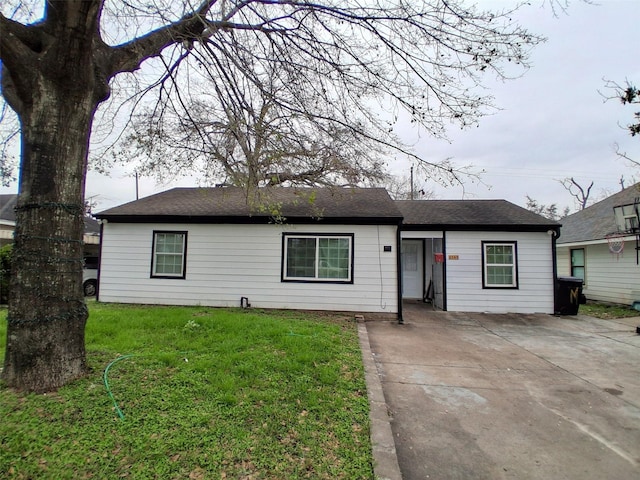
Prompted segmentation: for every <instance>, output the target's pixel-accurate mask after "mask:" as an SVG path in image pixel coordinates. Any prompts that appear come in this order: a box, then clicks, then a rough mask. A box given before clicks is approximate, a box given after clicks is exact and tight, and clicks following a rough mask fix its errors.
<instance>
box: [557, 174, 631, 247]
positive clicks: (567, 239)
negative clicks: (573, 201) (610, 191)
mask: <svg viewBox="0 0 640 480" xmlns="http://www.w3.org/2000/svg"><path fill="white" fill-rule="evenodd" d="M636 197H640V183H636V184H635V185H632V186H631V187H627V188H625V189H624V190H622V191H620V192H618V193H616V194H615V195H611V196H610V197H607V198H605V199H604V200H601V201H599V202H598V203H594V204H593V205H591V206H589V207H587V208H585V209H584V210H580V211H579V212H576V213H574V214H573V215H569V216H568V217H565V218H563V219H562V230H561V233H562V234H561V235H560V238H559V239H558V243H574V242H588V241H590V240H603V239H605V238H606V236H607V235H609V234H611V233H616V232H617V231H618V228H617V226H616V219H615V216H614V213H613V207H618V206H620V205H629V204H632V203H633V202H634V200H635V198H636Z"/></svg>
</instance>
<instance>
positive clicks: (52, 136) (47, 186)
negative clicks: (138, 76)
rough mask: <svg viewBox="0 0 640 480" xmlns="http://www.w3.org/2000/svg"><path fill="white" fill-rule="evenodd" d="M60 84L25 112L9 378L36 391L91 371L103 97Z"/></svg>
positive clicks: (6, 371)
mask: <svg viewBox="0 0 640 480" xmlns="http://www.w3.org/2000/svg"><path fill="white" fill-rule="evenodd" d="M60 84H62V86H57V87H54V85H52V84H51V83H49V84H48V85H47V87H46V88H42V89H40V93H41V95H34V97H33V101H32V102H31V104H29V105H27V106H25V108H24V109H23V110H22V112H21V123H22V149H23V151H22V163H21V178H20V193H19V197H18V204H17V208H16V231H15V245H14V251H13V269H12V273H13V277H12V288H11V292H12V298H11V299H10V302H9V314H8V331H7V348H6V356H5V363H4V371H3V379H4V380H5V382H6V383H7V385H8V386H10V387H15V388H18V389H23V390H28V391H35V392H44V391H51V390H55V389H57V388H58V387H60V386H62V385H64V384H65V383H68V382H69V381H70V380H73V379H75V378H78V377H80V376H82V375H84V374H85V373H86V371H87V366H86V359H85V346H84V328H85V324H86V320H87V317H88V313H87V308H86V305H85V303H84V296H83V292H82V265H83V244H82V236H83V229H84V225H83V215H84V207H83V205H84V184H85V182H84V178H85V173H86V159H87V152H88V141H89V135H90V130H91V122H92V118H93V115H94V112H95V108H96V105H97V102H95V100H94V99H92V98H91V97H92V96H93V95H92V94H90V93H89V94H88V93H87V92H81V91H80V90H82V89H76V90H75V91H73V90H74V89H73V88H72V89H69V88H68V85H67V87H66V88H65V82H59V85H60ZM70 90H71V91H70ZM44 92H46V93H44Z"/></svg>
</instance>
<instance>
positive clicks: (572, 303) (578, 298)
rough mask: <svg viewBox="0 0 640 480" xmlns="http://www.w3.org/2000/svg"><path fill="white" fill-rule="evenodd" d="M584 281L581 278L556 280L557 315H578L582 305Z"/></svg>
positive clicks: (559, 278) (583, 300)
mask: <svg viewBox="0 0 640 480" xmlns="http://www.w3.org/2000/svg"><path fill="white" fill-rule="evenodd" d="M585 300H586V299H585V298H584V295H582V279H581V278H579V277H558V278H557V280H556V305H555V313H556V315H577V314H578V308H579V307H580V304H581V303H585Z"/></svg>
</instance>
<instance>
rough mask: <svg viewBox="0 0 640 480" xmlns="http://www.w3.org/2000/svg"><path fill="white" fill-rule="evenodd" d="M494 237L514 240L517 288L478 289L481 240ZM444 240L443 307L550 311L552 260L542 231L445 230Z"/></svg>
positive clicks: (469, 310) (471, 310)
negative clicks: (444, 304)
mask: <svg viewBox="0 0 640 480" xmlns="http://www.w3.org/2000/svg"><path fill="white" fill-rule="evenodd" d="M494 240H495V241H509V242H517V245H518V246H517V252H518V259H517V260H518V264H517V267H518V289H495V288H493V289H484V288H482V241H494ZM445 242H446V255H445V262H446V295H447V310H449V311H454V312H455V311H457V312H493V313H507V312H511V313H553V310H554V305H553V290H554V285H553V260H552V251H551V237H550V236H549V235H548V234H547V233H546V232H531V233H525V232H447V234H446V240H445ZM450 255H457V256H458V259H457V260H451V259H449V256H450Z"/></svg>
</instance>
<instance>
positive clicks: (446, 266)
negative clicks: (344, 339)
mask: <svg viewBox="0 0 640 480" xmlns="http://www.w3.org/2000/svg"><path fill="white" fill-rule="evenodd" d="M258 197H259V198H258ZM96 216H97V218H99V219H100V220H101V221H102V242H101V253H100V269H99V292H98V300H99V301H105V302H122V303H145V304H170V305H207V306H219V307H226V306H248V305H251V306H253V307H258V308H283V309H302V310H332V311H350V312H361V313H376V314H389V315H391V316H394V317H397V318H398V319H400V320H401V319H402V303H403V300H404V301H420V302H422V301H425V302H430V303H432V304H433V306H434V307H435V308H439V309H444V310H450V311H470V312H471V311H476V312H478V311H480V312H484V311H486V312H521V313H533V312H543V313H553V312H554V279H555V257H554V248H555V238H556V236H557V234H558V232H559V228H560V225H559V224H557V223H556V222H552V221H550V220H547V219H545V218H543V217H541V216H539V215H536V214H534V213H532V212H529V211H528V210H526V209H524V208H521V207H518V206H516V205H513V204H511V203H509V202H506V201H504V200H478V201H475V200H458V201H439V200H434V201H429V200H428V201H398V202H396V201H393V200H392V199H391V198H390V197H389V195H388V194H387V192H386V190H384V189H381V188H349V189H339V188H324V189H323V188H318V189H305V188H302V189H297V188H274V189H270V190H268V191H263V190H259V191H258V192H256V194H255V196H252V197H250V201H248V196H247V192H246V191H245V190H243V189H240V188H233V187H223V188H175V189H172V190H169V191H166V192H163V193H159V194H156V195H152V196H149V197H146V198H143V199H140V200H136V201H134V202H130V203H127V204H124V205H121V206H118V207H115V208H112V209H109V210H106V211H104V212H101V213H99V214H98V215H96Z"/></svg>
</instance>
